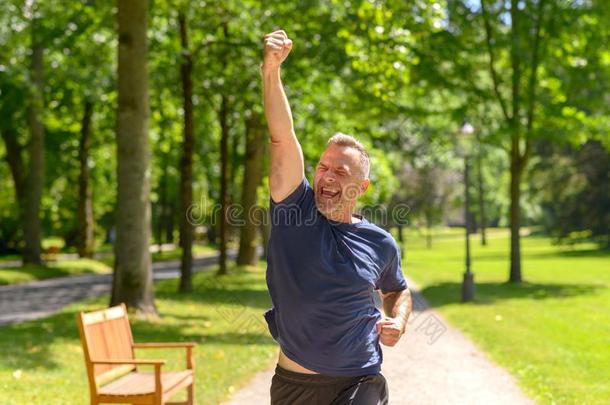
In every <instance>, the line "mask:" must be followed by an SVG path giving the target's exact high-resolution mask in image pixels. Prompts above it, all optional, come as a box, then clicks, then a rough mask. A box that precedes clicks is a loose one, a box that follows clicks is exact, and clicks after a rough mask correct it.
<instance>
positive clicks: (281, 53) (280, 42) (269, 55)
mask: <svg viewBox="0 0 610 405" xmlns="http://www.w3.org/2000/svg"><path fill="white" fill-rule="evenodd" d="M291 49H292V41H291V40H290V39H288V35H286V33H285V32H284V31H283V30H278V31H274V32H272V33H270V34H267V35H265V50H264V53H263V67H264V68H265V69H274V68H279V67H280V65H281V64H282V62H284V60H286V58H287V57H288V54H289V53H290V50H291Z"/></svg>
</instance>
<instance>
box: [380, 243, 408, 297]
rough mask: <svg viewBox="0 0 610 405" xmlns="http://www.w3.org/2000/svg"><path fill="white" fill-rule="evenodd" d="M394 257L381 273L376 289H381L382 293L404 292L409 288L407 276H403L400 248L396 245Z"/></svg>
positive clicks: (393, 250)
mask: <svg viewBox="0 0 610 405" xmlns="http://www.w3.org/2000/svg"><path fill="white" fill-rule="evenodd" d="M392 252H393V253H392V256H391V258H390V260H389V262H388V264H387V265H386V267H385V268H384V269H383V271H382V272H381V276H380V277H379V280H377V284H376V285H375V287H376V288H377V289H380V290H381V292H382V293H384V294H385V293H389V292H395V291H402V290H404V289H406V288H407V281H406V280H405V276H404V275H403V274H402V268H401V265H400V248H399V247H398V246H397V245H396V244H395V243H394V248H393V249H392Z"/></svg>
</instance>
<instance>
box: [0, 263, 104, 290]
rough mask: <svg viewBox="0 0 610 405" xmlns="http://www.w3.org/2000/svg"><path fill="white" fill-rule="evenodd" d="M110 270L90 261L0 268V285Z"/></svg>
mask: <svg viewBox="0 0 610 405" xmlns="http://www.w3.org/2000/svg"><path fill="white" fill-rule="evenodd" d="M111 270H112V269H111V268H110V267H109V266H108V265H106V264H105V263H102V262H100V261H97V260H91V259H74V260H61V261H58V262H53V263H48V264H47V265H45V266H37V265H26V266H23V267H6V268H0V285H6V284H20V283H28V282H31V281H36V280H44V279H48V278H55V277H66V276H74V275H78V274H87V273H108V272H110V271H111Z"/></svg>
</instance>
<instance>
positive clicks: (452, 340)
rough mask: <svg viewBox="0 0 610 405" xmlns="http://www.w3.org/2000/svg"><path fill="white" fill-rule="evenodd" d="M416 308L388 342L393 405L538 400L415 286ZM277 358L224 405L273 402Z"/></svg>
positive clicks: (514, 403) (386, 353)
mask: <svg viewBox="0 0 610 405" xmlns="http://www.w3.org/2000/svg"><path fill="white" fill-rule="evenodd" d="M409 286H410V288H411V291H412V293H413V303H414V311H413V313H412V315H411V318H410V319H409V324H408V327H407V333H405V335H404V336H403V338H402V339H401V340H400V341H399V343H398V344H397V345H396V346H394V347H386V346H383V354H384V362H383V365H382V374H383V375H384V376H385V377H386V379H387V381H388V385H389V387H390V404H391V405H403V404H405V405H406V404H414V405H428V404H439V405H440V404H443V405H445V404H450V405H455V404H460V405H461V404H468V405H470V404H486V405H487V404H494V405H501V404H507V405H508V404H510V405H517V404H533V403H534V402H533V401H532V400H530V399H529V398H527V397H526V396H525V395H524V394H523V392H522V391H521V390H520V389H519V387H518V386H517V384H516V383H515V380H514V379H513V377H512V376H510V375H509V374H508V373H507V372H506V371H505V370H503V369H501V368H500V367H498V366H496V365H495V364H493V363H492V362H491V361H490V360H489V359H488V358H487V357H486V355H485V354H483V353H482V352H481V351H480V350H479V349H478V348H477V347H476V346H475V345H474V344H473V343H472V342H471V341H470V340H469V339H467V338H466V337H465V336H464V335H463V334H462V333H460V332H459V331H457V330H456V329H454V328H452V327H450V326H449V325H448V324H447V322H446V321H445V319H444V318H443V317H442V316H440V315H439V314H438V313H437V312H436V311H434V310H432V309H430V307H429V306H428V304H427V302H426V300H425V299H424V298H423V296H422V295H421V294H420V293H419V292H418V291H417V289H416V288H413V286H414V283H413V282H412V281H409ZM274 368H275V362H273V364H272V365H271V367H270V368H269V369H267V370H265V371H262V372H260V373H258V374H256V375H255V376H254V377H253V378H252V380H250V382H249V383H248V384H247V385H246V386H245V387H244V388H242V389H241V390H239V391H237V392H236V393H235V394H234V395H233V397H232V398H231V399H230V400H229V401H227V402H225V403H224V404H223V405H243V404H260V405H262V404H269V402H270V401H269V386H270V384H271V377H272V376H273V369H274Z"/></svg>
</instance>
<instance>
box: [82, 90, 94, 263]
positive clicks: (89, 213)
mask: <svg viewBox="0 0 610 405" xmlns="http://www.w3.org/2000/svg"><path fill="white" fill-rule="evenodd" d="M92 115H93V102H92V101H91V100H85V105H84V111H83V119H82V124H81V139H80V144H79V150H78V158H79V162H80V172H79V176H78V233H79V237H78V255H79V256H80V257H92V256H93V248H94V242H95V238H94V230H93V226H94V217H93V197H92V190H91V180H90V171H89V156H90V153H91V116H92Z"/></svg>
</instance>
